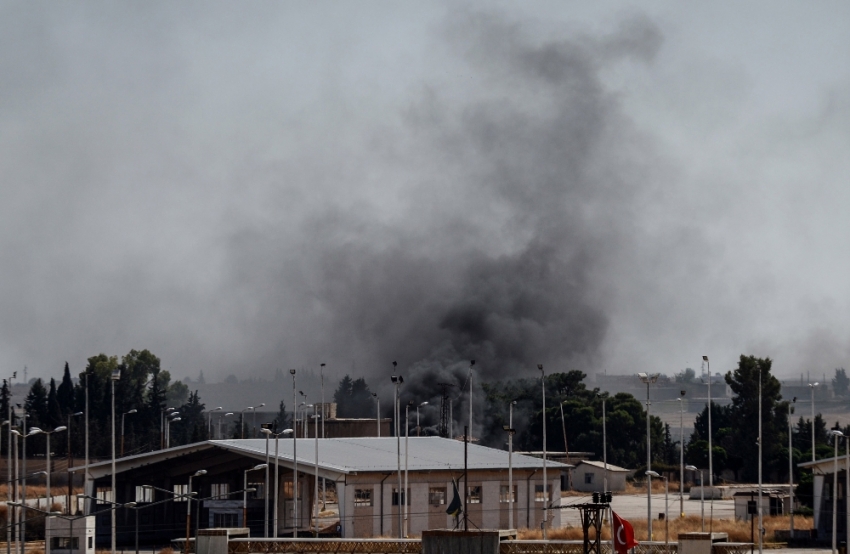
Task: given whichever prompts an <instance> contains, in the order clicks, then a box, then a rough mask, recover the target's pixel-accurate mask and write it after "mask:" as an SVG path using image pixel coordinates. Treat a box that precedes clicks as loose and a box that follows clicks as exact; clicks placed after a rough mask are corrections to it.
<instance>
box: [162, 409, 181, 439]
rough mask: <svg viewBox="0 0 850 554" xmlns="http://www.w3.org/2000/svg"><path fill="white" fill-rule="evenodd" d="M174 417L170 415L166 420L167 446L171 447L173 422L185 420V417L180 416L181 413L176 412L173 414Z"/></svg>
mask: <svg viewBox="0 0 850 554" xmlns="http://www.w3.org/2000/svg"><path fill="white" fill-rule="evenodd" d="M171 416H173V417H168V418H166V420H165V424H166V433H165V447H166V448H171V424H172V423H175V422H177V421H183V418H181V417H180V414H179V413H177V412H174V413H172V414H171Z"/></svg>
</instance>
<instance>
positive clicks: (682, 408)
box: [676, 390, 687, 517]
mask: <svg viewBox="0 0 850 554" xmlns="http://www.w3.org/2000/svg"><path fill="white" fill-rule="evenodd" d="M686 392H687V391H684V390H680V391H679V398H677V399H676V400H678V401H679V517H685V393H686Z"/></svg>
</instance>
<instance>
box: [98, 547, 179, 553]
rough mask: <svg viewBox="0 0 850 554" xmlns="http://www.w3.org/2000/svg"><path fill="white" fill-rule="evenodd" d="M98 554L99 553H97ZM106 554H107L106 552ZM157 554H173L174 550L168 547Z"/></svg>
mask: <svg viewBox="0 0 850 554" xmlns="http://www.w3.org/2000/svg"><path fill="white" fill-rule="evenodd" d="M98 554H100V553H99V552H98ZM107 554H109V553H108V552H107ZM159 554H174V549H173V548H171V547H170V546H166V547H165V548H163V549H162V550H160V551H159Z"/></svg>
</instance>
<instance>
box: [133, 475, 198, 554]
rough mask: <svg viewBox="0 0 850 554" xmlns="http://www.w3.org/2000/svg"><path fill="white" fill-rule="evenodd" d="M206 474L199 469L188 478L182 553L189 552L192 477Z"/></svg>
mask: <svg viewBox="0 0 850 554" xmlns="http://www.w3.org/2000/svg"><path fill="white" fill-rule="evenodd" d="M206 474H207V470H205V469H199V470H198V471H196V472H195V473H193V474H192V475H190V476H189V487H188V490H187V491H186V492H187V493H189V495H188V497H187V498H186V547H185V548H184V549H183V551H184V552H189V535H190V534H191V532H190V526H191V523H190V522H191V521H192V477H200V476H202V475H206ZM198 509H199V510H200V509H201V507H200V506H198ZM136 513H138V512H136ZM137 548H138V547H137ZM196 551H197V549H196Z"/></svg>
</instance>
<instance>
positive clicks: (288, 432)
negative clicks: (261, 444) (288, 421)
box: [273, 429, 295, 538]
mask: <svg viewBox="0 0 850 554" xmlns="http://www.w3.org/2000/svg"><path fill="white" fill-rule="evenodd" d="M293 433H294V431H293V430H292V429H284V430H283V431H281V432H280V433H275V434H274V525H273V533H274V538H277V519H278V518H277V512H278V507H277V506H278V504H279V503H280V502H279V500H278V496H277V495H278V492H279V491H280V485H279V484H278V464H279V462H280V458H279V457H278V455H277V452H278V450H277V445H278V439H279V438H280V436H281V435H291V434H293ZM294 537H295V535H293V538H294Z"/></svg>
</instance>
